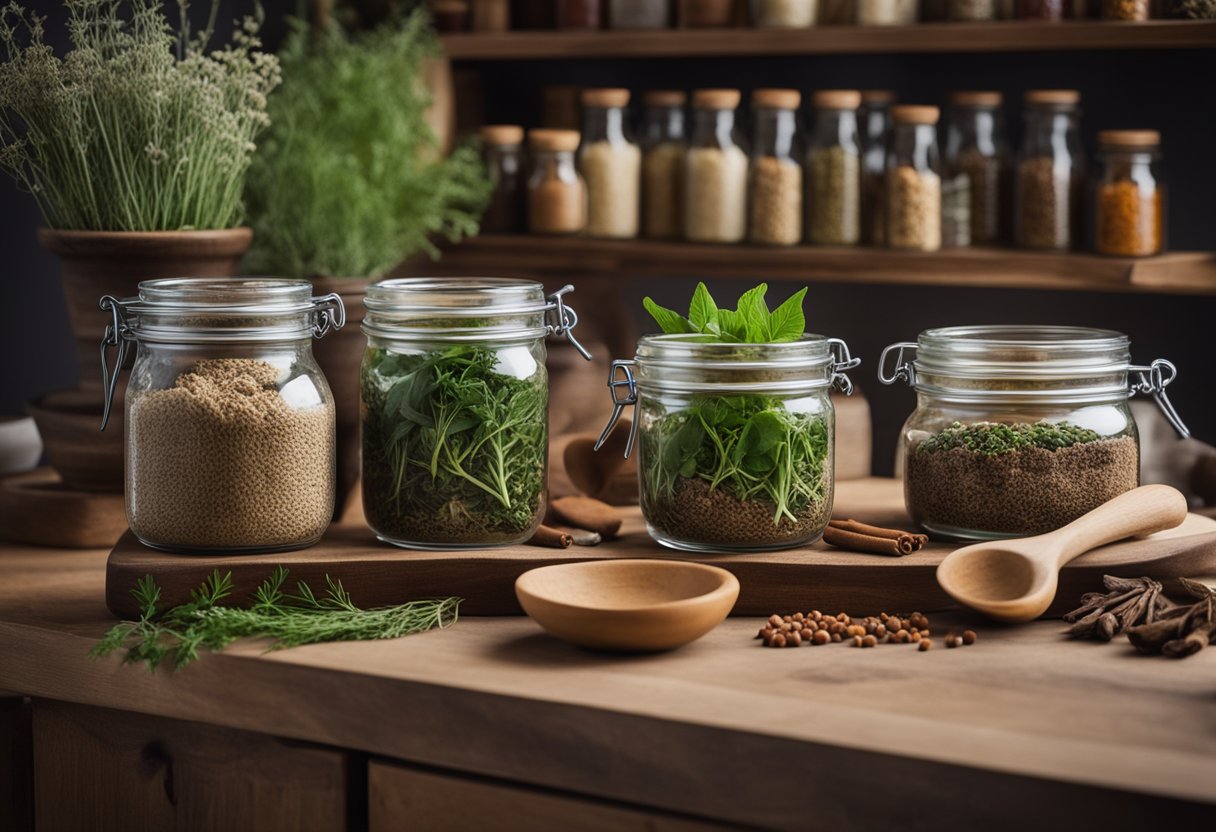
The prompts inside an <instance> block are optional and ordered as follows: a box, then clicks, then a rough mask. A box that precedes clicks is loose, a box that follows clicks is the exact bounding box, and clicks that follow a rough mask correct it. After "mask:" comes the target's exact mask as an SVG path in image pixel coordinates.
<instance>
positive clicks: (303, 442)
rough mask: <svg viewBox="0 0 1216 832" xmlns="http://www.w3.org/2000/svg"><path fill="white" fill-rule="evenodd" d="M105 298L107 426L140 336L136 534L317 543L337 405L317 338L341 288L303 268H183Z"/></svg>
mask: <svg viewBox="0 0 1216 832" xmlns="http://www.w3.org/2000/svg"><path fill="white" fill-rule="evenodd" d="M101 308H102V310H104V311H105V312H107V313H109V316H110V323H109V325H108V326H107V328H106V334H105V338H104V340H103V342H102V370H103V373H102V378H103V385H104V387H105V395H106V399H105V412H104V415H103V417H102V429H103V430H104V429H105V424H106V422H107V421H108V419H109V414H110V408H111V405H112V403H113V396H114V390H115V386H116V382H117V376H118V374H119V373H120V372H121V371H122V367H123V365H124V363H125V358H126V355H127V353H128V351H129V350H130V349H131V347H132V346H133V345H134V346H135V347H136V356H135V363H134V366H133V367H132V369H131V379H130V382H129V383H128V385H127V392H126V398H125V408H126V412H125V418H124V422H125V425H126V464H125V469H126V509H127V521H128V523H129V524H130V526H131V531H132V532H133V533H134V534H135V536H136V537H137V538H139V540H140V542H141V543H143V544H144V545H145V546H150V547H152V548H155V549H163V550H166V551H175V552H197V553H203V552H223V553H226V554H244V553H252V552H278V551H285V550H289V549H300V548H304V547H306V546H311V545H312V544H314V543H316V542H317V540H318V539H320V537H321V535H322V533H324V531H325V530H326V529H327V528H328V527H329V522H330V519H331V518H332V517H333V508H334V495H335V490H336V487H335V483H336V458H335V439H334V431H335V425H336V417H335V412H336V410H335V405H334V397H333V394H332V393H331V392H330V388H329V384H328V383H327V382H326V380H325V376H324V374H323V373H322V372H321V368H320V366H319V365H318V364H317V362H316V359H315V358H314V357H313V353H312V346H311V344H312V340H313V339H314V338H320V337H322V336H324V335H326V334H327V333H329V332H330V331H332V330H334V329H339V328H341V327H342V326H343V324H345V322H346V311H345V309H344V307H343V305H342V299H341V298H340V297H339V296H338V295H336V294H330V295H326V296H324V297H313V296H312V285H311V284H310V283H308V282H307V281H304V280H278V279H269V278H211V277H180V278H168V279H161V280H146V281H144V282H142V283H140V284H139V295H138V296H137V297H133V298H127V299H121V300H120V299H118V298H114V297H110V296H106V297H104V298H102V299H101ZM112 352H113V353H114V359H115V360H114V364H113V367H111V365H110V363H109V358H110V355H111V353H112Z"/></svg>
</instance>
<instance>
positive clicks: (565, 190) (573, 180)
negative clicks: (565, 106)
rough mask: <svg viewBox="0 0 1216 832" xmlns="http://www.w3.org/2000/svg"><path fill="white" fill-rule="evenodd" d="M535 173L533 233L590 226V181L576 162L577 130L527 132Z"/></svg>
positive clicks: (578, 230) (530, 225)
mask: <svg viewBox="0 0 1216 832" xmlns="http://www.w3.org/2000/svg"><path fill="white" fill-rule="evenodd" d="M528 143H529V145H530V146H531V149H532V175H531V176H530V177H529V178H528V230H529V231H531V232H532V233H533V234H578V233H581V232H582V231H583V229H584V228H586V227H587V183H586V182H584V181H583V177H582V176H581V175H580V174H579V172H578V168H577V166H576V165H575V163H574V152H575V151H576V150H578V144H579V133H578V131H577V130H549V129H538V130H532V131H530V132H529V133H528Z"/></svg>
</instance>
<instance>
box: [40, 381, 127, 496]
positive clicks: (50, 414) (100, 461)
mask: <svg viewBox="0 0 1216 832" xmlns="http://www.w3.org/2000/svg"><path fill="white" fill-rule="evenodd" d="M116 399H117V397H116ZM26 411H27V412H28V413H29V415H30V416H32V417H33V418H34V422H35V423H36V424H37V425H38V433H39V434H41V435H42V444H43V445H44V446H45V447H46V455H47V460H48V461H49V462H50V463H51V467H52V468H54V469H55V470H56V471H58V472H59V476H60V477H61V478H62V480H63V486H64V487H66V488H69V489H79V490H81V491H104V492H108V493H111V494H117V493H121V492H122V490H123V475H122V471H123V407H122V402H120V401H117V400H116V401H115V402H114V409H113V410H112V411H111V412H110V424H109V425H107V426H106V429H105V431H104V432H103V431H102V430H101V411H102V400H101V393H100V392H99V391H91V390H64V391H60V392H58V393H47V394H46V395H43V396H39V397H38V398H36V399H34V400H33V401H31V402H29V403H28V404H27V405H26Z"/></svg>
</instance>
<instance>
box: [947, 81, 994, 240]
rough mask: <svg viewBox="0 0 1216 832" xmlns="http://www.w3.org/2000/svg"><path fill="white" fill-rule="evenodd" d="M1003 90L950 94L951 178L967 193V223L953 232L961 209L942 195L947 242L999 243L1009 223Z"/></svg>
mask: <svg viewBox="0 0 1216 832" xmlns="http://www.w3.org/2000/svg"><path fill="white" fill-rule="evenodd" d="M1001 100H1002V99H1001V94H1000V93H999V92H956V93H954V94H953V95H951V96H950V116H949V122H948V123H947V126H946V161H945V168H946V179H947V180H948V181H949V182H950V183H952V184H954V185H956V186H961V189H962V190H963V191H964V192H965V194H966V199H965V200H964V202H965V204H966V208H967V211H966V212H965V215H964V221H963V222H962V223H961V225H962V228H960V229H957V230H954V231H953V232H952V231H951V230H950V229H949V228H948V227H949V226H951V225H953V224H954V223H953V221H952V219H951V218H952V217H955V216H956V212H955V211H952V210H951V208H950V207H948V206H947V202H948V198H947V196H946V194H945V193H943V194H942V203H943V205H942V236H943V238H944V239H943V242H944V243H945V245H968V244H970V245H973V246H989V245H995V244H997V243H999V242H1000V241H1001V239H1002V236H1003V233H1004V231H1003V229H1004V227H1005V222H1004V218H1005V213H1006V209H1005V205H1006V201H1007V197H1008V194H1007V193H1006V191H1007V181H1008V164H1009V150H1008V147H1007V146H1006V143H1005V120H1004V117H1003V116H1002V114H1001Z"/></svg>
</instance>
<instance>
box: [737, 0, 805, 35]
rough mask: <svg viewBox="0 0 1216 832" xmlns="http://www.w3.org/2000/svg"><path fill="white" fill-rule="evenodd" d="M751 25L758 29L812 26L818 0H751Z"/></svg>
mask: <svg viewBox="0 0 1216 832" xmlns="http://www.w3.org/2000/svg"><path fill="white" fill-rule="evenodd" d="M751 4H752V25H753V26H755V27H756V28H758V29H802V28H805V27H807V26H814V25H815V19H816V16H817V13H818V11H819V0H751Z"/></svg>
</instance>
